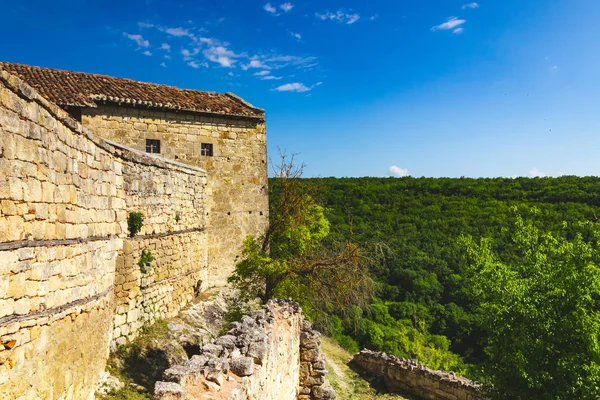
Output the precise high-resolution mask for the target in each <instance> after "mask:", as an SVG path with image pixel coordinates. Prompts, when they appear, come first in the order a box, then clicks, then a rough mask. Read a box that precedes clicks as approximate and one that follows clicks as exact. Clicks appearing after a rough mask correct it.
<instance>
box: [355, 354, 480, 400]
mask: <svg viewBox="0 0 600 400" xmlns="http://www.w3.org/2000/svg"><path fill="white" fill-rule="evenodd" d="M352 364H353V365H355V366H357V367H359V368H360V369H361V370H363V371H366V372H367V373H369V374H370V375H373V376H376V377H378V378H382V379H383V380H384V382H385V384H386V386H387V387H388V389H389V390H390V391H391V392H403V393H408V394H411V395H413V396H418V397H419V398H422V399H432V400H485V399H487V397H486V396H485V394H484V393H483V392H482V390H481V387H480V386H479V385H477V384H476V383H474V382H472V381H470V380H468V379H466V378H462V377H459V376H456V374H454V373H452V372H443V371H434V370H431V369H429V368H427V367H425V366H423V365H420V364H418V363H416V362H414V361H411V360H407V359H404V358H398V357H394V356H389V355H387V354H385V353H377V352H373V351H370V350H362V351H361V352H360V353H358V354H357V355H356V356H354V359H353V360H352Z"/></svg>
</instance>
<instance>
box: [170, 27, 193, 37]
mask: <svg viewBox="0 0 600 400" xmlns="http://www.w3.org/2000/svg"><path fill="white" fill-rule="evenodd" d="M165 32H167V34H169V35H171V36H177V37H181V36H192V35H191V34H190V32H189V31H188V30H187V29H183V28H167V29H165Z"/></svg>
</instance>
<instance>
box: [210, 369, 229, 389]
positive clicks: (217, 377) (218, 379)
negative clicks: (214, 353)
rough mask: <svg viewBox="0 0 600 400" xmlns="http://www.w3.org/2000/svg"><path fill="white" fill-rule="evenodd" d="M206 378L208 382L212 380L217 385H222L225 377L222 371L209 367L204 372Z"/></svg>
mask: <svg viewBox="0 0 600 400" xmlns="http://www.w3.org/2000/svg"><path fill="white" fill-rule="evenodd" d="M206 380H207V381H209V382H214V383H216V384H217V385H219V386H223V382H224V381H225V377H224V376H223V372H221V371H219V370H217V369H209V370H208V372H207V373H206Z"/></svg>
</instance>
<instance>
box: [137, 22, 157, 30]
mask: <svg viewBox="0 0 600 400" xmlns="http://www.w3.org/2000/svg"><path fill="white" fill-rule="evenodd" d="M138 26H139V27H140V28H142V29H144V28H152V27H154V24H150V23H148V22H138Z"/></svg>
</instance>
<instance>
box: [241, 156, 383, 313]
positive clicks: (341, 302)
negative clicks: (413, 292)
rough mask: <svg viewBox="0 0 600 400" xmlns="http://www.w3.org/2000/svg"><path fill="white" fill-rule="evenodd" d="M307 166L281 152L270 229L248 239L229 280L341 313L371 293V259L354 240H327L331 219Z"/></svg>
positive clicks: (309, 308)
mask: <svg viewBox="0 0 600 400" xmlns="http://www.w3.org/2000/svg"><path fill="white" fill-rule="evenodd" d="M303 168H304V166H303V165H300V166H296V165H295V164H294V158H293V156H292V157H291V158H290V157H287V156H286V155H285V154H283V155H282V156H281V164H280V165H278V166H276V171H275V175H276V176H277V180H276V181H274V182H273V181H272V182H271V185H270V195H269V203H270V206H269V223H270V226H269V229H268V231H267V232H266V234H265V235H264V236H263V237H254V236H249V237H247V238H246V240H245V241H244V252H243V259H242V261H241V262H239V263H238V264H237V265H236V268H235V271H234V273H233V275H232V276H231V277H230V278H229V281H230V282H231V283H233V284H234V285H235V286H236V287H238V288H239V289H240V291H241V293H242V295H243V296H245V297H247V298H254V297H259V298H261V299H262V300H263V301H267V300H268V299H270V298H273V297H292V298H294V299H295V300H297V301H299V302H300V303H301V304H302V305H303V307H304V308H305V312H308V314H309V315H311V314H312V317H313V318H314V317H315V315H316V314H318V313H320V312H321V313H329V312H335V311H337V312H342V313H343V312H345V311H349V310H351V308H352V306H355V305H363V304H365V303H366V302H367V300H368V299H369V297H370V296H371V294H372V291H373V286H374V284H373V281H372V279H371V278H370V274H369V263H370V260H369V259H368V258H367V257H365V255H364V253H363V251H362V250H361V248H360V247H359V246H358V245H357V244H356V243H354V242H352V241H351V240H345V241H327V240H326V239H327V237H328V235H329V230H330V224H329V221H328V220H327V218H326V217H325V214H324V211H325V210H324V208H323V207H322V206H321V205H319V204H317V203H316V201H315V200H314V198H313V196H311V195H310V194H309V193H308V191H307V188H306V185H304V184H302V182H301V181H300V177H301V175H302V171H303Z"/></svg>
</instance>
